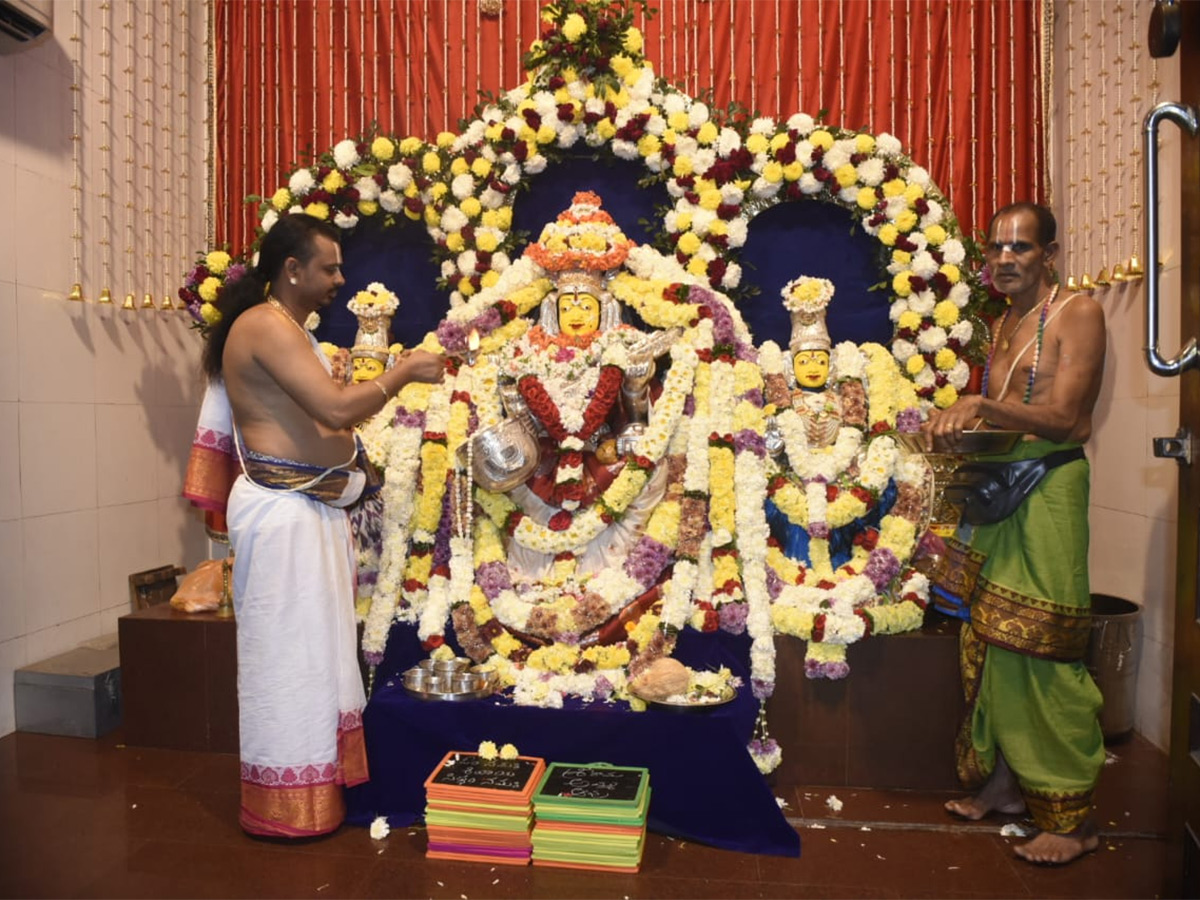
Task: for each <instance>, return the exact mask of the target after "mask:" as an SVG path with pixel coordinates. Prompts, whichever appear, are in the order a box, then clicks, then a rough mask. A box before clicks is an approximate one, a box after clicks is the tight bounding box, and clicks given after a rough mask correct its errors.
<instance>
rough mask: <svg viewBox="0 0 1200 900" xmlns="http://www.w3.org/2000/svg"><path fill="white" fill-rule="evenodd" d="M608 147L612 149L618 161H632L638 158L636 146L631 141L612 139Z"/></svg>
mask: <svg viewBox="0 0 1200 900" xmlns="http://www.w3.org/2000/svg"><path fill="white" fill-rule="evenodd" d="M609 147H610V148H611V149H612V152H613V154H614V155H615V156H616V157H617V158H618V159H629V160H634V159H637V158H638V148H637V144H635V143H633V142H632V141H622V140H618V139H613V141H612V142H611V143H610V144H609Z"/></svg>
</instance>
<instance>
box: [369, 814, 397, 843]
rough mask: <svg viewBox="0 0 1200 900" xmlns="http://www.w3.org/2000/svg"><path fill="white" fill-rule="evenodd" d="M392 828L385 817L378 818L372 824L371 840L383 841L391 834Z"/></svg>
mask: <svg viewBox="0 0 1200 900" xmlns="http://www.w3.org/2000/svg"><path fill="white" fill-rule="evenodd" d="M391 830H392V829H391V826H390V825H388V820H387V819H386V818H385V817H384V816H376V817H375V819H374V821H372V822H371V840H373V841H382V840H383V839H384V838H385V837H387V836H388V834H389V833H390V832H391Z"/></svg>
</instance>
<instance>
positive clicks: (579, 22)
mask: <svg viewBox="0 0 1200 900" xmlns="http://www.w3.org/2000/svg"><path fill="white" fill-rule="evenodd" d="M587 30H588V28H587V22H586V21H584V18H583V16H581V15H580V14H579V13H571V14H570V15H569V16H567V19H566V21H565V22H563V25H562V33H563V37H565V38H566V39H567V40H568V41H570V42H571V43H572V44H574V43H575V42H576V41H578V40H579V39H580V38H581V37H583V36H584V35H585V34H587Z"/></svg>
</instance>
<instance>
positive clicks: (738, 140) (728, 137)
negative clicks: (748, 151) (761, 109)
mask: <svg viewBox="0 0 1200 900" xmlns="http://www.w3.org/2000/svg"><path fill="white" fill-rule="evenodd" d="M741 146H742V137H741V135H739V134H738V133H737V132H736V131H734V130H733V129H732V128H728V127H726V128H722V129H721V133H720V134H718V135H717V152H718V153H720V154H721V155H722V156H728V155H729V154H730V153H733V151H735V150H737V149H739V148H740V147H741Z"/></svg>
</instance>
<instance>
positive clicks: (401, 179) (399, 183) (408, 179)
mask: <svg viewBox="0 0 1200 900" xmlns="http://www.w3.org/2000/svg"><path fill="white" fill-rule="evenodd" d="M387 179H388V184H390V185H391V186H392V189H393V190H397V191H403V190H404V189H405V188H406V187H408V186H409V185H410V184H412V179H413V173H412V169H410V168H409V167H408V166H406V165H405V164H404V163H396V164H394V165H391V166H388V171H387Z"/></svg>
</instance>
